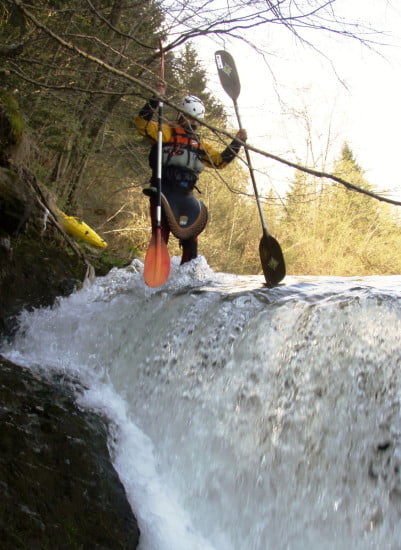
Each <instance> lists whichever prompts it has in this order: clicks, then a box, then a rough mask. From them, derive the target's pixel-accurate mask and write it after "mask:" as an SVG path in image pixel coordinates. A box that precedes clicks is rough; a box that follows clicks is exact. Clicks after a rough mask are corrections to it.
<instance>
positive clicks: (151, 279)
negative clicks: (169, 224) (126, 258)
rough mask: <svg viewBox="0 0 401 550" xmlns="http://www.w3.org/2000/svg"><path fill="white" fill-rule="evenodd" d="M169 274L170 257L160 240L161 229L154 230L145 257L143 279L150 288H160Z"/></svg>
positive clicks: (165, 246) (164, 244)
mask: <svg viewBox="0 0 401 550" xmlns="http://www.w3.org/2000/svg"><path fill="white" fill-rule="evenodd" d="M169 274H170V255H169V253H168V248H167V245H166V243H165V242H164V241H163V239H162V235H161V229H156V231H155V232H154V233H153V235H152V238H151V240H150V243H149V247H148V250H147V252H146V256H145V266H144V271H143V278H144V280H145V283H146V284H147V285H148V286H150V287H152V288H155V287H158V286H162V285H163V284H164V283H165V282H166V281H167V279H168V276H169Z"/></svg>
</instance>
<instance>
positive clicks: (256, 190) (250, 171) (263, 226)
mask: <svg viewBox="0 0 401 550" xmlns="http://www.w3.org/2000/svg"><path fill="white" fill-rule="evenodd" d="M232 100H233V103H234V109H235V114H236V115H237V120H238V126H239V127H240V128H242V123H241V117H240V114H239V109H238V103H237V100H236V99H235V98H232ZM244 149H245V155H246V161H247V164H248V168H249V174H250V176H251V180H252V185H253V190H254V193H255V198H256V203H257V205H258V210H259V216H260V220H261V222H262V228H263V233H264V235H265V236H266V237H268V236H269V232H268V230H267V225H266V221H265V217H264V215H263V210H262V205H261V202H260V198H259V192H258V188H257V185H256V180H255V174H254V171H253V166H252V162H251V156H250V154H249V150H248V147H247V146H246V144H245V145H244Z"/></svg>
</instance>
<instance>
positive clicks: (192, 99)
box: [180, 95, 205, 119]
mask: <svg viewBox="0 0 401 550" xmlns="http://www.w3.org/2000/svg"><path fill="white" fill-rule="evenodd" d="M180 107H181V109H182V110H183V111H184V113H186V114H187V115H189V116H191V117H196V118H200V119H203V117H204V115H205V106H204V105H203V102H202V101H201V100H200V99H199V97H196V96H195V95H186V96H185V97H184V98H183V99H182V101H181V103H180Z"/></svg>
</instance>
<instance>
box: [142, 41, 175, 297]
mask: <svg viewBox="0 0 401 550" xmlns="http://www.w3.org/2000/svg"><path fill="white" fill-rule="evenodd" d="M159 46H160V79H161V80H164V52H163V48H162V44H161V42H160V43H159ZM157 124H158V135H157V195H156V201H157V204H156V227H155V228H153V229H152V238H151V240H150V243H149V246H148V250H147V251H146V256H145V264H144V271H143V278H144V280H145V283H146V284H147V285H148V286H150V287H158V286H161V285H163V284H164V283H165V282H166V281H167V279H168V276H169V274H170V255H169V253H168V248H167V244H166V243H165V242H164V240H163V238H162V230H161V225H162V221H161V220H162V191H161V189H162V144H163V143H162V136H163V129H162V124H163V101H161V100H160V101H159V108H158V116H157Z"/></svg>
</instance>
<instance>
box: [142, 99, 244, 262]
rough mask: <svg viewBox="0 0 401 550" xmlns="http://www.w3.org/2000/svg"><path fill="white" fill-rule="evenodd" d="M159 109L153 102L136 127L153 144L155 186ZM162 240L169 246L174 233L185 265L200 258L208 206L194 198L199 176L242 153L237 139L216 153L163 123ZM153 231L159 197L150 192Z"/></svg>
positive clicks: (173, 125)
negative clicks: (199, 239)
mask: <svg viewBox="0 0 401 550" xmlns="http://www.w3.org/2000/svg"><path fill="white" fill-rule="evenodd" d="M157 107H158V100H157V99H150V100H149V101H148V102H147V103H146V104H145V105H144V107H143V108H142V109H141V111H140V112H139V115H138V116H137V117H136V118H135V127H136V129H137V130H138V132H139V133H140V134H142V135H143V136H145V137H146V138H147V139H148V140H149V141H150V143H151V144H152V147H151V150H150V153H149V165H150V167H151V169H152V176H151V180H150V182H151V186H154V185H155V184H156V182H157V140H158V124H157V122H156V121H154V120H152V119H153V116H154V114H155V111H156V109H157ZM162 143H163V144H162V194H163V201H162V206H163V209H162V237H163V239H164V241H165V242H166V243H167V242H168V238H169V234H170V230H171V231H172V232H173V234H174V235H175V236H176V237H177V238H179V239H180V243H181V245H182V248H183V252H182V261H181V263H184V262H187V261H189V260H192V259H194V258H196V256H197V248H198V247H197V235H199V233H200V232H201V231H203V229H204V227H205V225H206V222H207V210H206V207H205V206H204V205H203V204H202V203H201V202H200V201H199V200H198V199H196V198H195V197H194V195H193V189H194V187H195V185H196V182H197V180H198V177H199V174H200V173H201V172H202V171H203V169H204V168H205V166H206V167H209V168H219V169H220V168H224V167H225V166H227V164H229V163H230V162H231V161H232V160H234V158H235V157H236V155H237V154H238V152H239V150H240V148H241V143H240V142H239V141H238V140H236V139H234V140H233V141H232V142H231V143H230V145H229V146H228V147H226V148H225V149H224V151H223V152H221V153H220V152H218V151H216V150H215V149H214V148H213V147H212V146H211V145H209V144H208V143H206V142H205V141H204V140H203V139H201V138H200V137H199V136H198V135H197V134H195V133H193V132H191V131H190V130H189V129H186V128H184V127H183V126H181V125H180V124H178V123H174V122H166V123H163V124H162ZM145 191H146V193H147V194H149V195H150V213H151V219H152V228H153V229H155V227H156V198H155V195H154V194H153V193H151V192H149V190H145Z"/></svg>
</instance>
